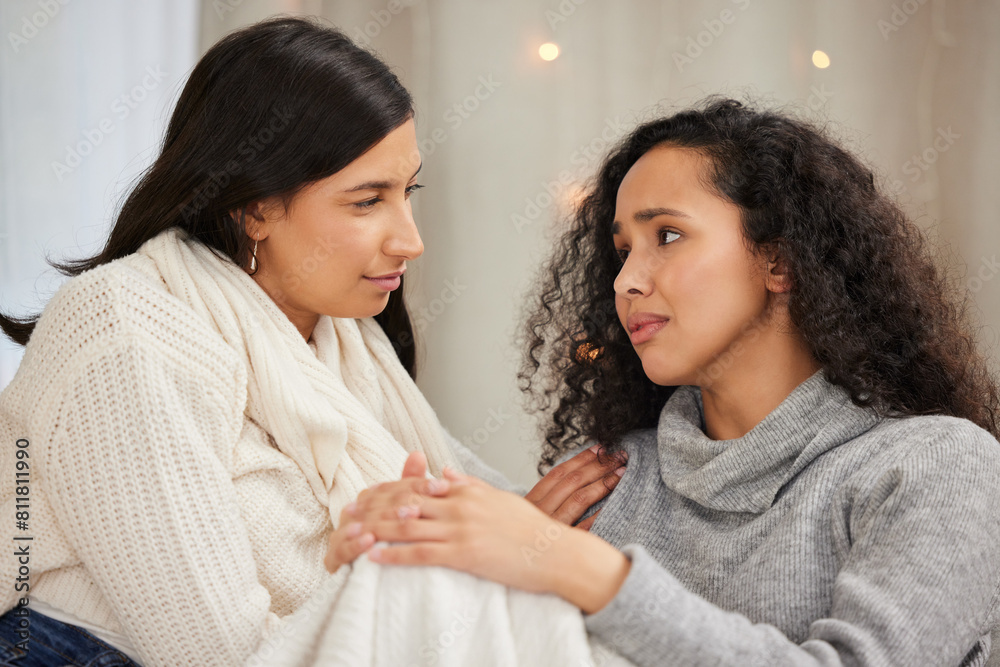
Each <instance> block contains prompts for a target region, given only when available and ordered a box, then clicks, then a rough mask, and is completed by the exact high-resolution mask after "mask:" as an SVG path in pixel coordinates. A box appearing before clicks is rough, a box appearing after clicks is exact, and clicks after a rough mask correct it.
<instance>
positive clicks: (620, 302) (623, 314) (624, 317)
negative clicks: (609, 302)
mask: <svg viewBox="0 0 1000 667" xmlns="http://www.w3.org/2000/svg"><path fill="white" fill-rule="evenodd" d="M615 312H616V313H617V314H618V323H619V324H621V325H622V328H623V329H628V327H627V326H626V324H625V323H626V322H627V321H628V301H626V300H625V297H623V296H621V295H618V294H616V295H615Z"/></svg>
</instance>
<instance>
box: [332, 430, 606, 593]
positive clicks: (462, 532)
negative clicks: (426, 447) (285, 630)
mask: <svg viewBox="0 0 1000 667" xmlns="http://www.w3.org/2000/svg"><path fill="white" fill-rule="evenodd" d="M603 459H604V460H603V461H602V460H600V458H599V457H598V455H597V448H596V447H594V448H591V449H589V450H586V451H584V452H581V453H580V454H578V455H576V456H575V457H573V458H571V459H569V460H568V461H566V462H564V463H562V464H560V465H559V466H556V467H555V468H553V469H552V470H551V471H549V473H548V474H547V475H546V476H545V477H544V478H543V479H542V480H540V481H539V482H538V484H536V485H535V487H534V488H533V489H532V490H531V492H529V493H528V494H527V495H526V496H525V497H524V498H522V497H520V496H518V495H516V494H513V493H509V492H506V491H501V490H499V489H496V488H494V487H492V486H490V485H489V484H486V483H485V482H483V481H481V480H479V479H477V478H475V477H471V476H467V475H462V474H459V473H457V472H455V471H453V470H450V469H445V472H444V478H443V479H427V478H426V459H425V458H424V456H423V454H421V453H414V454H411V455H410V457H409V458H408V459H407V462H406V465H405V467H404V470H403V476H402V479H400V480H398V481H395V482H384V483H382V484H378V485H375V486H373V487H371V488H369V489H365V490H364V491H362V492H361V494H360V495H359V496H358V498H357V500H356V501H355V502H354V503H351V504H349V505H348V506H347V507H345V508H344V510H343V511H342V512H341V514H340V521H339V525H338V527H337V529H336V530H334V531H333V532H332V533H331V535H330V547H329V551H328V553H327V557H326V560H325V564H326V567H327V569H328V570H330V571H331V572H333V571H336V570H337V569H338V568H339V567H341V566H342V565H344V564H346V563H350V562H352V561H353V560H354V559H355V558H357V557H358V556H360V555H361V554H362V553H365V552H366V551H367V552H369V558H370V559H371V560H373V561H375V562H379V563H391V564H399V565H440V566H444V567H449V568H452V569H456V570H461V571H464V572H468V573H470V574H474V575H476V576H480V577H483V578H486V579H490V580H493V581H497V582H499V583H502V584H505V585H508V586H513V587H516V588H520V589H522V590H528V591H536V592H559V591H558V587H559V586H558V584H559V577H560V574H561V573H565V572H567V571H568V570H572V569H573V566H574V565H575V564H576V563H570V562H567V559H577V560H579V555H578V553H576V552H578V549H579V546H580V545H579V544H578V545H577V548H570V547H571V543H579V542H580V541H581V539H580V538H581V536H583V538H584V539H583V540H582V541H583V542H584V543H586V542H588V539H587V538H590V540H589V541H592V542H594V541H596V542H599V543H600V544H601V545H603V546H604V547H607V549H611V550H613V551H614V552H615V554H619V555H620V553H619V552H617V550H615V549H614V548H613V547H611V546H610V545H608V544H607V543H605V542H603V540H599V539H598V538H596V537H594V536H591V535H589V534H588V533H587V532H586V531H587V530H588V529H589V527H590V526H591V525H592V523H593V520H594V518H595V517H596V515H594V516H592V517H589V518H588V519H587V520H585V521H583V522H581V523H580V524H579V525H578V526H577V527H575V528H574V527H571V525H572V524H573V523H574V522H576V521H577V520H579V519H580V517H581V516H582V515H583V514H584V513H585V512H586V510H587V509H588V508H589V507H590V506H591V505H593V504H594V503H595V502H597V501H598V500H600V499H601V498H603V497H604V496H606V495H607V494H608V493H610V492H611V490H613V489H614V487H615V485H616V484H617V482H618V479H620V477H621V473H622V472H624V470H623V466H622V463H623V459H622V458H616V457H607V456H605V457H603ZM375 542H388V543H393V544H392V545H391V546H386V547H376V548H372V547H373V545H374V544H375ZM608 555H609V554H608V553H607V551H605V552H604V556H605V557H607V556H608ZM621 559H624V556H621ZM616 561H618V564H619V565H621V562H620V559H616ZM605 562H606V561H605ZM577 570H578V571H579V568H577ZM619 583H620V582H619ZM615 590H617V589H615Z"/></svg>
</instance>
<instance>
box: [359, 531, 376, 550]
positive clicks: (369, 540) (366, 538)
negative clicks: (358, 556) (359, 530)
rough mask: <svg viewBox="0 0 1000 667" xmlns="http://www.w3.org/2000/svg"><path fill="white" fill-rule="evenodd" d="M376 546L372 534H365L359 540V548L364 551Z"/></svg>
mask: <svg viewBox="0 0 1000 667" xmlns="http://www.w3.org/2000/svg"><path fill="white" fill-rule="evenodd" d="M373 544H375V536H374V535H373V534H371V533H365V534H364V535H362V536H361V537H359V538H358V546H360V547H361V548H362V549H367V548H368V547H370V546H371V545H373Z"/></svg>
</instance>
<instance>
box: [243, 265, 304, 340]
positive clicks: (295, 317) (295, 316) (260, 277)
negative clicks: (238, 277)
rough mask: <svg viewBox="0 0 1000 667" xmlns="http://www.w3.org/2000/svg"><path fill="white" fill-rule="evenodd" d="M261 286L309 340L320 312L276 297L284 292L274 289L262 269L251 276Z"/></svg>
mask: <svg viewBox="0 0 1000 667" xmlns="http://www.w3.org/2000/svg"><path fill="white" fill-rule="evenodd" d="M251 278H253V279H254V282H256V283H257V284H258V285H260V288H261V289H262V290H264V292H266V293H267V295H268V296H269V297H271V300H272V301H274V305H276V306H277V307H278V309H279V310H280V311H281V312H283V313H284V314H285V317H287V318H288V319H289V320H290V321H291V323H292V324H294V325H295V328H296V329H298V330H299V333H300V334H302V337H303V338H304V339H305V340H306V342H309V338H310V337H312V332H313V329H315V328H316V323H317V322H319V314H318V313H311V312H309V311H308V310H304V309H301V308H297V307H296V306H295V305H294V304H292V303H290V302H289V301H288V299H287V298H285V299H282V298H275V295H276V294H278V295H280V294H282V291H281V290H280V289H272V287H271V284H270V282H271V281H270V280H269V279H268V274H267V273H266V272H264V271H261V272H260V273H259V274H256V275H253V276H251Z"/></svg>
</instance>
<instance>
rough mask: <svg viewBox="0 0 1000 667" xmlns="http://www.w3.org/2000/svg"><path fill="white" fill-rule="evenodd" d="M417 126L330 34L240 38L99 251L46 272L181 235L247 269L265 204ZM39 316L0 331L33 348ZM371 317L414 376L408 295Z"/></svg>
mask: <svg viewBox="0 0 1000 667" xmlns="http://www.w3.org/2000/svg"><path fill="white" fill-rule="evenodd" d="M412 116H413V100H412V99H411V97H410V94H409V93H408V92H407V91H406V89H405V88H404V87H403V86H402V84H401V83H400V82H399V79H397V78H396V76H395V75H394V74H393V73H392V72H391V71H390V70H389V68H388V67H387V66H386V65H385V63H383V62H382V61H381V60H379V59H378V58H377V57H376V56H374V55H373V54H371V53H369V52H368V51H366V50H364V49H362V48H360V47H359V46H357V45H355V44H354V43H353V42H352V41H351V40H350V39H348V37H346V36H345V35H344V34H343V33H341V32H340V31H338V30H336V29H334V28H331V27H329V26H325V25H322V24H320V23H317V22H315V21H312V20H307V19H302V18H286V17H282V18H275V19H270V20H267V21H263V22H260V23H257V24H254V25H251V26H249V27H246V28H243V29H241V30H238V31H236V32H233V33H231V34H230V35H228V36H226V37H225V38H223V39H222V40H221V41H219V42H218V43H217V44H215V46H213V47H212V48H211V49H209V50H208V52H207V53H205V55H204V56H203V57H202V59H201V60H200V61H199V62H198V64H197V65H196V66H195V68H194V70H193V71H192V72H191V77H190V78H189V79H188V81H187V83H186V84H185V86H184V90H183V91H182V92H181V96H180V99H178V101H177V106H176V107H175V108H174V112H173V115H172V116H171V117H170V123H169V125H168V126H167V132H166V136H165V137H164V139H163V146H162V148H161V150H160V154H159V157H157V159H156V161H155V162H154V163H153V165H152V166H151V167H149V169H148V170H146V172H145V173H144V174H143V175H142V176H141V177H140V179H139V180H138V182H137V183H136V185H135V187H134V188H133V189H132V191H131V193H130V194H129V195H128V197H127V198H126V199H125V202H124V204H123V205H122V208H121V211H120V212H119V213H118V217H117V220H116V221H115V224H114V227H113V228H112V230H111V234H110V235H109V237H108V240H107V243H106V244H105V246H104V249H103V250H101V252H100V253H98V254H97V255H95V256H93V257H88V258H84V259H77V260H71V261H67V262H63V263H59V262H51V264H52V266H54V267H55V268H56V269H57V270H59V271H60V272H61V273H63V274H65V275H68V276H76V275H79V274H81V273H83V272H84V271H87V270H89V269H93V268H95V267H97V266H100V265H102V264H106V263H107V262H110V261H112V260H115V259H118V258H120V257H124V256H125V255H129V254H132V253H134V252H136V251H137V250H138V249H139V247H140V246H141V245H142V244H143V243H145V242H146V241H148V240H149V239H151V238H153V237H155V236H156V235H158V234H159V233H160V232H162V231H164V230H166V229H170V228H172V227H181V228H183V229H184V230H185V231H187V232H188V234H189V235H190V236H192V237H194V238H196V239H198V240H199V241H201V242H202V243H204V244H205V245H207V246H208V247H209V248H211V249H213V250H214V251H216V252H217V253H221V254H222V255H224V256H226V257H228V258H229V259H231V260H232V261H234V262H236V263H237V264H238V265H240V266H249V264H250V254H251V241H250V238H249V237H248V236H247V234H246V233H245V230H244V224H245V223H244V219H243V218H244V216H243V213H242V211H245V210H246V208H247V207H248V206H249V205H250V204H252V203H254V202H258V201H261V200H263V199H266V198H269V197H280V198H281V199H282V200H283V201H284V202H285V204H286V205H287V204H288V203H289V202H290V201H291V199H292V197H293V196H294V195H295V193H296V192H298V191H299V190H301V189H302V188H303V187H305V186H306V185H308V184H310V183H312V182H314V181H317V180H320V179H322V178H326V177H327V176H330V175H332V174H334V173H336V172H338V171H340V170H341V169H343V168H344V167H346V166H347V165H348V164H350V163H351V162H353V161H354V160H355V159H357V158H358V157H359V156H360V155H362V154H363V153H365V152H366V151H367V150H368V149H370V148H371V147H372V146H374V145H375V144H377V143H378V142H379V141H381V140H382V139H383V138H384V137H385V136H386V135H388V134H389V133H390V132H391V131H392V130H394V129H395V128H397V127H399V126H400V125H402V124H403V123H404V122H406V121H407V120H408V119H410V118H411V117H412ZM234 211H236V212H238V213H236V214H235V215H234V214H233V212H234ZM38 317H39V316H38V315H35V316H34V317H28V318H14V317H9V316H6V315H4V314H3V313H0V328H2V329H3V332H4V333H5V334H6V335H7V336H8V337H9V338H10V339H11V340H13V341H14V342H16V343H19V344H21V345H27V343H28V340H29V339H30V337H31V333H32V331H33V330H34V328H35V324H36V323H37V321H38ZM375 319H376V321H377V322H378V323H379V324H380V325H381V326H382V328H383V329H384V330H385V332H386V334H387V335H388V337H389V340H390V341H392V342H393V346H394V347H395V349H396V353H397V355H398V356H399V358H400V361H402V363H403V366H404V367H405V368H406V370H407V372H409V373H410V375H411V376H412V375H415V372H416V371H415V367H416V354H415V349H416V348H415V343H414V338H413V327H412V325H411V323H410V318H409V315H408V314H407V311H406V306H405V304H404V302H403V290H402V289H397V290H395V291H394V292H392V293H391V294H390V296H389V302H388V305H387V306H386V308H385V310H383V311H382V312H381V313H380V314H379V315H377V316H376V318H375Z"/></svg>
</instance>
